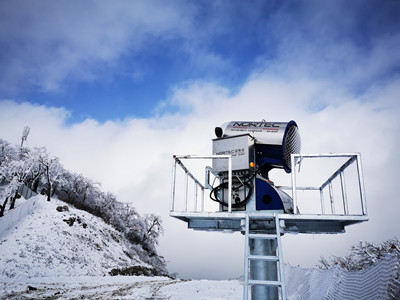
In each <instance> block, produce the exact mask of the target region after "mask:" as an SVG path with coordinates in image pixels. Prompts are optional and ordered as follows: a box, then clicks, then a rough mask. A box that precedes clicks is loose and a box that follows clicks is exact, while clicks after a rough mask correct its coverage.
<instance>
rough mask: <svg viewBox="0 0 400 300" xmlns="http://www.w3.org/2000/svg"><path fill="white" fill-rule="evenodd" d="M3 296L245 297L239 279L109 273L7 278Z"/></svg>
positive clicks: (185, 299) (1, 289)
mask: <svg viewBox="0 0 400 300" xmlns="http://www.w3.org/2000/svg"><path fill="white" fill-rule="evenodd" d="M0 298H1V299H21V298H22V299H44V298H45V299H135V300H142V299H143V300H149V299H158V300H161V299H175V300H189V299H193V300H200V299H203V300H206V299H207V300H208V299H215V300H216V299H221V300H222V299H233V300H235V299H242V286H241V285H240V283H239V281H234V280H230V281H209V280H195V281H181V280H172V279H169V278H165V277H142V276H140V277H139V276H129V277H121V276H113V277H111V276H105V277H87V276H82V277H53V278H48V277H45V278H35V279H29V280H21V279H18V280H17V281H15V280H11V279H9V280H5V281H4V280H3V281H2V282H1V283H0Z"/></svg>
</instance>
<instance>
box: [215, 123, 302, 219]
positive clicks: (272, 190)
mask: <svg viewBox="0 0 400 300" xmlns="http://www.w3.org/2000/svg"><path fill="white" fill-rule="evenodd" d="M215 134H216V136H217V138H216V139H213V155H231V156H232V172H233V173H232V174H233V177H232V180H233V183H234V187H237V186H240V188H235V189H232V199H234V200H235V201H234V204H233V206H232V207H234V208H236V209H237V210H248V208H246V204H247V203H248V202H249V200H250V199H251V196H252V194H254V195H255V198H256V199H255V204H256V205H255V208H256V210H284V211H285V212H293V204H292V203H293V201H292V199H291V198H290V197H289V196H288V195H287V194H286V193H284V192H283V191H282V190H280V189H278V188H276V187H275V186H274V184H273V183H272V181H270V179H269V172H270V171H271V170H272V169H274V168H279V169H283V170H285V172H286V173H290V172H291V154H297V153H300V150H301V140H300V133H299V129H298V127H297V124H296V122H295V121H289V122H265V121H262V122H248V121H232V122H228V123H225V124H223V125H222V126H221V127H216V128H215ZM212 169H213V173H216V174H218V176H219V177H220V178H221V177H222V178H225V179H224V180H223V182H226V181H227V176H228V175H227V173H228V166H227V163H226V162H224V161H223V160H221V159H214V160H213V167H212ZM225 185H226V184H225ZM250 185H251V186H250ZM218 193H220V194H227V190H226V188H224V190H222V187H219V188H218V189H217V191H214V192H212V196H213V197H214V200H215V198H218ZM240 195H242V196H240ZM221 197H222V196H221ZM223 198H224V200H220V199H219V200H220V201H218V202H220V203H223V204H226V200H225V198H227V196H226V195H224V197H223ZM224 206H226V205H224Z"/></svg>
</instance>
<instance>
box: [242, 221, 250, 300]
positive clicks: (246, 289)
mask: <svg viewBox="0 0 400 300" xmlns="http://www.w3.org/2000/svg"><path fill="white" fill-rule="evenodd" d="M245 226H246V228H245V229H244V230H245V239H244V240H245V244H244V287H243V300H247V299H248V298H249V284H248V283H249V259H248V257H249V226H250V221H249V215H246V225H245Z"/></svg>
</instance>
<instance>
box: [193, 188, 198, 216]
mask: <svg viewBox="0 0 400 300" xmlns="http://www.w3.org/2000/svg"><path fill="white" fill-rule="evenodd" d="M197 189H198V186H197V183H196V182H195V183H194V212H197Z"/></svg>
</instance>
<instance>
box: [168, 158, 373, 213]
mask: <svg viewBox="0 0 400 300" xmlns="http://www.w3.org/2000/svg"><path fill="white" fill-rule="evenodd" d="M316 158H340V159H345V162H344V163H343V164H337V163H335V164H334V165H335V168H334V170H335V171H333V172H329V173H328V174H329V175H328V176H327V179H326V180H324V181H323V183H322V184H321V185H319V186H298V185H297V180H298V178H297V177H298V176H299V172H298V171H297V170H296V167H298V168H300V166H301V164H302V163H303V161H305V160H307V159H314V160H315V159H316ZM173 159H174V160H173V168H172V184H171V207H170V211H171V212H182V213H187V212H189V206H192V205H193V206H194V211H190V212H195V213H207V212H208V211H206V210H205V207H204V206H205V205H204V202H205V198H204V192H205V190H206V189H210V185H209V183H208V181H207V179H206V180H205V183H204V184H203V183H201V182H200V181H199V180H198V179H197V178H196V177H195V176H194V175H193V173H192V172H191V171H190V170H189V168H187V167H186V166H185V165H184V163H183V161H184V160H189V159H197V160H198V159H200V160H212V159H226V160H227V163H228V192H227V196H228V199H227V201H228V210H227V211H225V212H228V213H231V212H232V193H231V191H232V156H231V155H209V156H197V155H184V156H174V157H173ZM354 164H355V165H356V176H357V181H358V191H359V199H358V200H360V202H357V201H358V200H357V199H356V200H355V199H353V198H354V197H351V199H349V197H348V194H347V188H348V187H347V184H346V177H345V170H347V169H348V168H349V167H350V166H351V165H354ZM177 166H179V167H180V169H181V170H183V172H184V184H183V189H184V192H183V203H184V204H183V206H184V207H183V209H181V210H178V209H176V203H175V202H176V200H175V198H176V192H177V182H176V181H177V180H176V175H177ZM337 166H339V167H337ZM205 169H206V171H205V172H206V176H205V177H206V178H209V174H207V172H209V173H210V172H211V168H210V167H207V166H206V168H205ZM291 169H292V173H291V185H290V186H282V187H280V188H281V189H282V190H288V191H291V193H292V199H293V207H295V208H297V207H298V204H299V197H298V192H299V191H317V192H318V191H319V201H320V211H319V212H317V213H305V212H304V211H303V212H299V211H298V210H297V209H294V215H301V214H307V215H344V216H346V215H347V216H350V215H351V216H367V205H366V199H365V191H364V179H363V175H362V167H361V156H360V154H359V153H343V154H342V153H339V154H336V153H328V154H292V156H291ZM318 175H319V174H318ZM318 179H320V177H319V178H318ZM352 179H353V178H352ZM334 180H336V181H339V182H340V193H341V199H339V201H338V198H339V197H336V198H335V197H334V186H333V182H334ZM191 182H192V183H194V192H193V193H192V195H194V196H193V198H194V199H190V200H189V185H190V184H189V183H191ZM180 187H181V186H180ZM350 187H351V189H352V191H353V189H354V184H352V185H350ZM181 188H182V187H181ZM198 191H200V194H201V196H200V208H199V207H198V201H199V199H198V198H199V196H198V194H199V193H198ZM335 191H336V190H335ZM324 193H325V194H328V195H329V204H330V209H327V208H326V207H325V206H326V205H325V202H326V200H325V197H324ZM335 195H336V194H335ZM305 202H307V201H304V202H303V201H302V202H301V204H303V203H305ZM349 202H350V203H351V204H352V205H353V206H355V205H357V206H360V207H361V210H360V213H355V214H354V213H353V214H351V213H350V209H349ZM338 205H341V206H342V208H341V210H342V211H343V213H341V212H340V213H337V210H336V208H337V206H338ZM220 212H221V211H220Z"/></svg>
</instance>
